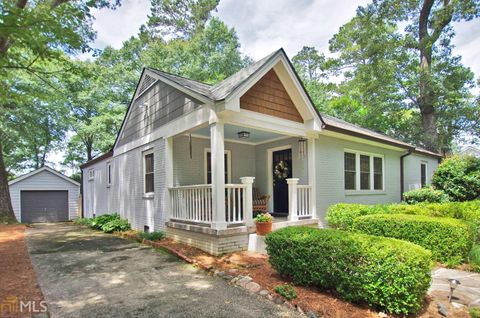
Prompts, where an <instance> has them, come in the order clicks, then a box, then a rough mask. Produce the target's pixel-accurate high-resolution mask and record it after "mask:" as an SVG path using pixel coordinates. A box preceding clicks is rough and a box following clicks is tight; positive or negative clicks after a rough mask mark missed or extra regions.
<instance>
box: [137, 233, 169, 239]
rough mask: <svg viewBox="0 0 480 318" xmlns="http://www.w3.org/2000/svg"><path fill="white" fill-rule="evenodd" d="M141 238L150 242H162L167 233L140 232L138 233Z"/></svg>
mask: <svg viewBox="0 0 480 318" xmlns="http://www.w3.org/2000/svg"><path fill="white" fill-rule="evenodd" d="M138 236H140V238H142V239H145V240H149V241H160V240H162V239H164V238H165V233H164V232H161V231H158V232H157V231H156V232H140V233H138Z"/></svg>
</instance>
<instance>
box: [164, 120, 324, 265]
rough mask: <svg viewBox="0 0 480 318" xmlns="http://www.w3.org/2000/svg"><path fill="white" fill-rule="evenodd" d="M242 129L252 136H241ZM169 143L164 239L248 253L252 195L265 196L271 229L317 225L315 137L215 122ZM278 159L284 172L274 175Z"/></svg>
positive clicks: (252, 229)
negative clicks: (168, 185) (170, 164)
mask: <svg viewBox="0 0 480 318" xmlns="http://www.w3.org/2000/svg"><path fill="white" fill-rule="evenodd" d="M219 126H221V128H220V129H221V131H220V132H219V131H218V130H219ZM240 132H248V134H249V138H248V139H247V140H245V138H243V139H242V138H238V137H237V136H238V133H240ZM305 137H306V138H305ZM168 144H169V146H170V147H171V148H170V152H171V156H172V157H171V158H172V166H171V177H170V178H171V179H170V180H171V186H170V187H169V190H168V202H169V205H168V207H169V210H168V212H169V214H168V221H167V223H166V225H167V236H168V237H170V238H173V239H175V240H177V241H180V242H183V243H186V244H189V245H192V246H195V247H198V248H200V249H202V250H205V251H207V252H209V253H211V254H214V255H217V254H221V253H226V252H233V251H238V250H245V249H247V246H248V237H249V234H251V233H254V232H255V224H254V221H253V219H254V215H255V214H256V212H257V211H255V210H254V202H253V199H254V193H255V192H257V193H260V194H262V195H266V196H269V197H270V198H269V200H268V205H267V209H266V210H267V211H268V212H270V213H272V214H273V215H274V225H273V229H274V230H276V229H279V228H282V227H286V226H294V225H310V226H318V219H317V218H316V204H315V192H314V176H315V174H314V165H313V163H314V156H315V153H314V151H315V145H314V137H310V138H309V136H302V135H300V136H298V135H296V136H295V135H286V134H279V133H273V132H269V131H265V130H260V129H258V128H251V127H244V126H238V125H233V124H223V123H222V124H219V123H216V124H212V125H209V126H201V127H198V128H197V129H193V130H191V131H189V132H188V133H183V134H180V135H177V136H174V137H172V138H171V139H170V140H169V141H168ZM277 152H278V153H281V154H282V156H283V157H282V156H280V157H279V158H280V159H281V160H280V159H279V158H277V157H276V156H277ZM222 154H223V156H222ZM286 154H287V155H286ZM275 160H277V161H275ZM282 161H283V162H284V164H282V165H280V166H285V165H286V166H288V169H286V171H287V172H285V171H284V172H283V173H278V169H279V168H278V167H277V166H278V162H282ZM235 180H238V181H237V182H236V183H234V181H235ZM202 181H203V183H202ZM197 182H198V183H197Z"/></svg>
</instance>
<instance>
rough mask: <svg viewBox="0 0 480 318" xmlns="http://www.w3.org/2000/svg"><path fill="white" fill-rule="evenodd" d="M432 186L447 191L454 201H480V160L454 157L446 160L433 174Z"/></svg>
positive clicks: (469, 157)
mask: <svg viewBox="0 0 480 318" xmlns="http://www.w3.org/2000/svg"><path fill="white" fill-rule="evenodd" d="M432 185H433V186H434V187H435V188H437V189H440V190H443V191H445V193H446V194H448V196H449V197H450V198H451V200H452V201H470V200H476V199H480V158H475V157H473V156H452V157H449V158H447V159H445V160H444V161H443V162H442V163H441V164H440V165H439V166H438V168H437V170H436V171H435V173H434V174H433V177H432Z"/></svg>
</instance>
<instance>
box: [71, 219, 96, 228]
mask: <svg viewBox="0 0 480 318" xmlns="http://www.w3.org/2000/svg"><path fill="white" fill-rule="evenodd" d="M92 223H93V218H78V219H76V220H75V221H73V224H77V225H86V226H88V227H92Z"/></svg>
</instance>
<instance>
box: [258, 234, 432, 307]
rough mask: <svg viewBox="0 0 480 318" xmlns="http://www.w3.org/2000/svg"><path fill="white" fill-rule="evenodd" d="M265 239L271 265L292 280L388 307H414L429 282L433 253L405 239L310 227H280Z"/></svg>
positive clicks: (375, 305)
mask: <svg viewBox="0 0 480 318" xmlns="http://www.w3.org/2000/svg"><path fill="white" fill-rule="evenodd" d="M265 241H266V243H267V252H268V254H269V256H270V259H269V261H270V263H271V264H272V266H273V267H274V268H275V269H276V270H277V271H278V272H279V273H280V274H281V275H282V276H288V277H291V278H292V279H293V281H294V283H295V284H300V285H314V286H317V287H319V288H321V289H323V290H335V291H336V292H337V293H338V294H339V295H340V296H341V297H342V298H344V299H346V300H348V301H352V302H357V303H366V304H368V305H369V306H374V307H376V308H378V309H380V310H385V311H387V312H389V313H395V314H409V313H415V312H417V311H418V310H419V309H420V308H421V306H422V303H423V299H424V296H425V294H426V292H427V290H428V287H429V285H430V279H431V274H430V270H431V266H432V261H431V256H432V254H431V253H430V252H429V251H427V250H425V249H424V248H422V247H420V246H418V245H415V244H412V243H409V242H405V241H400V240H396V239H392V238H382V237H377V236H371V235H365V234H359V233H353V232H345V231H338V230H329V229H325V230H320V229H314V228H308V227H287V228H283V229H281V230H278V231H275V232H272V233H270V234H269V235H267V236H266V239H265Z"/></svg>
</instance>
